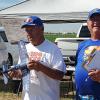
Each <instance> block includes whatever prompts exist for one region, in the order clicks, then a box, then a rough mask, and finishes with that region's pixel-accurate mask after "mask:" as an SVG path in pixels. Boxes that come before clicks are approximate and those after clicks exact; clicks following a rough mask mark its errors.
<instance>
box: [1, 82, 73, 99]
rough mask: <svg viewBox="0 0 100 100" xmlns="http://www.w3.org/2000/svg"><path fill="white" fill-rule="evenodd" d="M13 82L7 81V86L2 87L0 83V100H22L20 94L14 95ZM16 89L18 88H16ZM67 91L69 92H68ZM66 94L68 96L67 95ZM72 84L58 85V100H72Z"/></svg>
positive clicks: (62, 83) (63, 83)
mask: <svg viewBox="0 0 100 100" xmlns="http://www.w3.org/2000/svg"><path fill="white" fill-rule="evenodd" d="M14 88H15V87H14V82H12V81H9V83H8V85H4V84H3V81H2V80H1V81H0V100H22V99H21V92H19V93H14ZM17 89H18V88H17ZM68 89H69V90H68ZM67 93H68V95H67ZM73 97H74V96H73V91H72V83H71V82H70V84H69V82H68V81H61V85H60V100H73Z"/></svg>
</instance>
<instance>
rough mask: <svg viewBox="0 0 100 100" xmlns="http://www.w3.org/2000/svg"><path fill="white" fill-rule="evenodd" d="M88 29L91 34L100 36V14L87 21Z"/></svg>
mask: <svg viewBox="0 0 100 100" xmlns="http://www.w3.org/2000/svg"><path fill="white" fill-rule="evenodd" d="M87 25H88V28H89V30H90V32H91V34H99V35H100V14H95V15H92V16H91V17H90V19H89V20H88V21H87Z"/></svg>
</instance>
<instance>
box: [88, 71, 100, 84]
mask: <svg viewBox="0 0 100 100" xmlns="http://www.w3.org/2000/svg"><path fill="white" fill-rule="evenodd" d="M88 75H89V76H90V77H91V79H92V80H94V81H97V82H100V70H97V69H92V70H90V71H89V73H88Z"/></svg>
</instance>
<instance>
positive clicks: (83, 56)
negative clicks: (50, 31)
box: [75, 8, 100, 100]
mask: <svg viewBox="0 0 100 100" xmlns="http://www.w3.org/2000/svg"><path fill="white" fill-rule="evenodd" d="M87 26H88V29H89V31H90V34H91V38H90V39H89V40H85V41H83V42H81V43H80V44H79V47H78V50H77V65H76V71H75V80H76V93H77V96H76V100H100V68H99V69H97V68H95V66H90V67H91V68H90V70H86V69H85V68H84V64H83V62H86V63H85V66H87V67H88V65H87V64H89V63H88V61H89V57H91V54H92V53H93V50H95V51H97V52H100V9H99V8H96V9H93V10H91V11H90V12H89V15H88V19H87ZM96 60H98V61H99V60H100V59H96ZM98 66H99V67H100V65H98ZM87 69H88V68H87Z"/></svg>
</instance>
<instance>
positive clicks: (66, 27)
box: [0, 0, 81, 33]
mask: <svg viewBox="0 0 100 100" xmlns="http://www.w3.org/2000/svg"><path fill="white" fill-rule="evenodd" d="M23 1H25V0H0V9H4V8H7V7H9V6H12V5H15V4H18V3H20V2H23ZM80 25H81V23H62V24H44V26H45V32H65V33H67V32H75V33H77V31H78V29H79V27H80Z"/></svg>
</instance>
